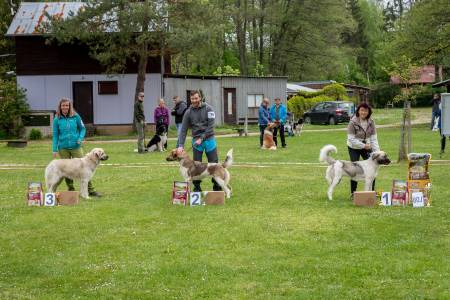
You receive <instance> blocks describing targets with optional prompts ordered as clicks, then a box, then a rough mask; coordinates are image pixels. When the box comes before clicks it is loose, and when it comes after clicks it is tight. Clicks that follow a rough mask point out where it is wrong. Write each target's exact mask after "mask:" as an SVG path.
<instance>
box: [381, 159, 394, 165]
mask: <svg viewBox="0 0 450 300" xmlns="http://www.w3.org/2000/svg"><path fill="white" fill-rule="evenodd" d="M378 163H379V164H381V165H388V164H390V163H391V160H390V159H389V158H386V159H381V160H379V161H378Z"/></svg>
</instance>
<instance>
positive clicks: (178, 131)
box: [175, 123, 182, 148]
mask: <svg viewBox="0 0 450 300" xmlns="http://www.w3.org/2000/svg"><path fill="white" fill-rule="evenodd" d="M181 125H182V123H175V126H176V127H177V148H178V147H179V146H180V144H178V137H179V136H180V132H181Z"/></svg>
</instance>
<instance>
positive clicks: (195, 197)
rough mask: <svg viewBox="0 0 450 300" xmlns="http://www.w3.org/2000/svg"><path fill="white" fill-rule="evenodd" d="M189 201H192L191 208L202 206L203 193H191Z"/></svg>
mask: <svg viewBox="0 0 450 300" xmlns="http://www.w3.org/2000/svg"><path fill="white" fill-rule="evenodd" d="M189 199H190V202H189V205H190V206H197V205H202V193H201V192H191V195H190V197H189Z"/></svg>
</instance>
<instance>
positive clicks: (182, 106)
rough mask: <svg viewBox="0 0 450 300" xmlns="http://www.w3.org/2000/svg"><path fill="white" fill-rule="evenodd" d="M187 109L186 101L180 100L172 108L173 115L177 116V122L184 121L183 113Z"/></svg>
mask: <svg viewBox="0 0 450 300" xmlns="http://www.w3.org/2000/svg"><path fill="white" fill-rule="evenodd" d="M186 109H187V105H186V102H184V101H180V102H178V103H177V104H176V105H175V107H174V108H173V109H172V112H171V113H170V114H171V115H172V116H175V123H176V124H179V123H182V122H183V115H184V112H185V111H186Z"/></svg>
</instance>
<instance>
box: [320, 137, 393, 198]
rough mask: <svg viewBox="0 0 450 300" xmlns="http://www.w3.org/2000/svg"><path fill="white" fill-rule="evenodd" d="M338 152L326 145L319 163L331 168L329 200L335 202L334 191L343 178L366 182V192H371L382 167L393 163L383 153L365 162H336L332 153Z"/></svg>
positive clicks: (374, 153)
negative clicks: (324, 163)
mask: <svg viewBox="0 0 450 300" xmlns="http://www.w3.org/2000/svg"><path fill="white" fill-rule="evenodd" d="M331 152H334V153H336V152H337V149H336V147H335V146H333V145H326V146H324V147H323V148H322V149H320V156H319V161H321V162H326V163H327V164H328V165H329V166H328V168H327V172H326V175H325V178H326V180H327V182H328V199H329V200H333V191H334V188H335V187H336V185H338V184H339V182H340V181H341V179H342V177H343V176H348V177H350V178H351V179H352V180H355V181H364V182H365V185H364V190H365V191H370V190H371V188H372V183H373V181H374V180H375V178H376V177H377V175H378V169H379V168H380V165H388V164H390V163H391V161H390V160H389V158H388V157H387V154H386V153H385V152H383V151H377V152H373V153H372V154H371V155H370V158H369V159H366V160H363V161H355V162H351V161H345V160H335V159H334V158H332V157H331V156H330V153H331Z"/></svg>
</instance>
